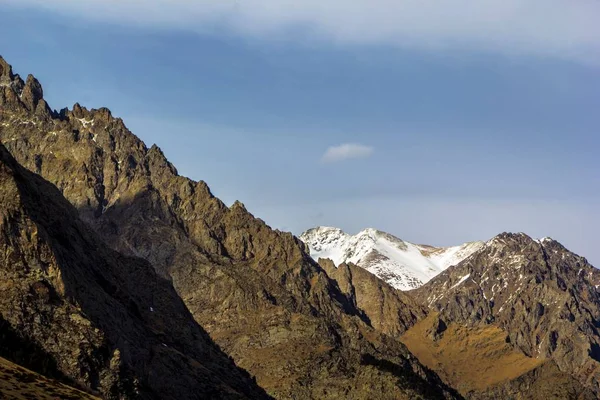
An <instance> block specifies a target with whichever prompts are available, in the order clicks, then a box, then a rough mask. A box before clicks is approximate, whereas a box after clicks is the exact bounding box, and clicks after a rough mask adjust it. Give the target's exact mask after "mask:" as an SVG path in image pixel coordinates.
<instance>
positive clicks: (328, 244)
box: [300, 227, 483, 290]
mask: <svg viewBox="0 0 600 400" xmlns="http://www.w3.org/2000/svg"><path fill="white" fill-rule="evenodd" d="M300 239H301V240H303V241H304V242H305V243H306V244H307V245H308V247H309V248H310V255H311V257H312V258H314V259H315V260H318V259H319V258H328V259H330V260H332V261H333V262H334V264H335V265H336V266H339V265H340V264H342V263H345V262H351V263H353V264H356V265H358V266H360V267H362V268H364V269H366V270H367V271H369V272H371V273H373V274H374V275H376V276H378V277H379V278H381V279H383V280H384V281H386V282H387V283H389V284H390V285H392V286H393V287H395V288H396V289H400V290H410V289H415V288H418V287H420V286H422V285H423V284H425V283H427V282H428V281H429V280H431V279H432V278H433V277H435V276H436V275H438V274H440V273H441V272H443V271H444V270H446V269H447V268H448V267H450V266H451V265H456V264H458V263H460V262H461V261H462V260H464V259H465V258H467V257H468V256H470V255H471V254H473V253H474V252H475V251H477V250H478V249H480V248H481V247H482V246H483V243H481V242H473V243H466V244H464V245H461V246H455V247H448V248H435V247H430V246H422V245H417V244H414V243H410V242H406V241H404V240H401V239H399V238H397V237H394V236H392V235H390V234H387V233H385V232H381V231H378V230H376V229H365V230H364V231H362V232H359V233H358V234H356V235H354V236H352V235H348V234H347V233H345V232H343V231H342V230H341V229H338V228H332V227H318V228H314V229H310V230H308V231H306V232H304V233H303V234H302V235H301V236H300Z"/></svg>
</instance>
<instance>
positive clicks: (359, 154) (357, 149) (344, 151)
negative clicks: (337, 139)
mask: <svg viewBox="0 0 600 400" xmlns="http://www.w3.org/2000/svg"><path fill="white" fill-rule="evenodd" d="M373 151H374V149H373V148H372V147H370V146H364V145H362V144H356V143H344V144H341V145H339V146H331V147H329V148H328V149H327V151H326V152H325V154H323V157H322V158H321V161H322V162H325V163H332V162H338V161H344V160H349V159H352V158H367V157H369V156H371V155H372V154H373Z"/></svg>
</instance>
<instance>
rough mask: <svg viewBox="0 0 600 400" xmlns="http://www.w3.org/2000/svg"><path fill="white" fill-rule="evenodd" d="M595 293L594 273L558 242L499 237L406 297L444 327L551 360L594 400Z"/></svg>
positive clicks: (598, 345)
mask: <svg viewBox="0 0 600 400" xmlns="http://www.w3.org/2000/svg"><path fill="white" fill-rule="evenodd" d="M599 287H600V271H598V270H597V269H596V268H594V267H593V266H591V265H590V264H589V263H588V262H587V260H586V259H585V258H583V257H580V256H578V255H576V254H573V253H572V252H570V251H569V250H567V249H566V248H565V247H563V246H562V245H561V244H560V243H558V242H557V241H555V240H552V239H550V238H545V239H541V240H534V239H532V238H530V237H529V236H527V235H525V234H522V233H520V234H509V233H504V234H501V235H498V236H496V237H495V238H493V239H492V240H490V241H488V242H487V243H486V244H485V245H484V246H483V247H481V248H480V249H479V250H478V251H476V252H475V253H473V254H472V255H471V256H470V257H468V258H467V259H465V260H464V261H462V262H461V263H459V264H458V265H456V266H453V267H450V268H448V269H447V270H446V271H444V272H442V273H441V274H440V275H438V276H437V277H435V278H433V279H432V280H431V281H430V282H429V283H427V284H426V285H424V286H423V287H421V288H419V289H417V290H416V291H414V292H411V293H412V294H414V295H415V297H416V298H417V299H418V300H419V301H421V302H422V304H424V305H428V306H429V307H431V308H432V309H433V310H435V311H436V312H438V313H439V319H440V321H441V324H442V325H443V326H447V325H449V324H451V323H455V324H460V325H462V326H465V327H469V328H477V329H482V328H485V327H497V328H499V329H501V330H502V332H503V335H504V336H505V339H506V342H507V343H510V344H511V346H513V348H515V349H518V350H519V351H521V352H522V353H523V354H525V355H526V356H528V357H530V358H533V359H538V360H549V361H551V362H552V363H554V364H555V365H556V366H557V367H558V369H559V370H560V371H561V372H563V373H566V374H568V375H570V376H572V377H574V378H575V379H576V381H577V382H579V383H580V384H581V385H583V386H585V387H587V388H589V389H590V390H592V391H593V392H594V394H595V397H597V396H599V395H600V380H599V378H600V369H599V367H600V351H599V349H600V334H599V327H600V325H599V322H598V321H600V290H599V289H598V288H599ZM438 325H439V323H438ZM439 335H441V336H443V335H444V329H439ZM532 376H544V374H538V375H535V374H534V375H532ZM528 379H529V381H531V379H532V378H531V376H530V378H528ZM540 379H542V378H540ZM539 384H540V383H539V382H538V385H539ZM513 391H514V388H513ZM498 393H499V392H498ZM540 396H541V395H540ZM582 396H583V395H582ZM593 397H594V396H592V398H593ZM540 398H541V397H540ZM572 398H580V397H579V395H578V396H577V397H572ZM581 398H584V397H581ZM585 398H589V397H585Z"/></svg>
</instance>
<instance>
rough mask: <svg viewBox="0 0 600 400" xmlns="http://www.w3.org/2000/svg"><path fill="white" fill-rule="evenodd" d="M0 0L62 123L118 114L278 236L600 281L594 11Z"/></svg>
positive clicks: (491, 4) (15, 57)
mask: <svg viewBox="0 0 600 400" xmlns="http://www.w3.org/2000/svg"><path fill="white" fill-rule="evenodd" d="M140 4H141V2H139V1H136V0H119V1H116V0H104V1H100V0H98V1H96V0H88V1H78V2H72V1H67V0H62V1H61V0H58V1H52V2H48V1H45V0H44V1H42V0H18V1H12V0H0V15H1V18H2V24H0V55H2V56H3V57H5V58H6V59H7V61H8V62H9V63H11V64H12V65H13V67H14V69H15V72H17V73H20V74H21V75H27V74H29V73H33V74H34V75H35V76H36V77H37V78H38V79H39V80H40V81H41V82H42V84H43V86H44V90H45V97H46V99H47V100H48V102H49V103H50V105H51V107H53V108H55V109H60V108H63V107H67V106H68V107H71V106H72V105H73V104H74V103H75V102H79V103H81V104H82V105H85V106H87V107H88V108H91V107H94V108H98V107H102V106H107V107H108V108H110V109H111V110H112V112H113V114H114V115H116V116H119V117H122V118H123V119H124V120H125V123H126V125H127V126H128V127H129V128H130V129H131V130H132V131H133V132H134V133H135V134H136V135H138V136H139V137H140V138H141V139H142V140H144V141H145V142H146V144H147V145H148V146H150V145H151V144H153V143H156V144H157V145H159V146H160V147H161V148H162V149H163V151H164V152H165V154H166V155H167V157H168V158H169V159H170V160H171V161H172V162H173V163H174V164H175V166H176V167H177V168H178V170H179V172H180V174H182V175H185V176H188V177H190V178H193V179H195V180H204V181H206V182H207V183H208V184H209V186H210V187H211V189H212V191H213V193H214V194H215V195H216V196H218V197H220V198H221V199H222V200H223V201H225V202H226V203H227V204H231V203H233V202H234V201H235V200H237V199H239V200H241V201H242V202H243V203H244V204H245V205H246V207H247V208H248V210H249V211H251V212H252V213H253V214H254V215H255V216H257V217H259V218H261V219H263V220H265V221H266V222H267V223H268V224H269V225H270V226H272V227H274V228H277V229H281V230H286V231H292V232H294V233H295V234H300V233H301V232H302V231H303V230H305V229H308V228H311V227H313V226H317V225H326V226H336V227H340V228H342V229H344V230H345V231H347V232H348V233H356V232H358V231H360V230H362V229H364V228H367V227H373V228H377V229H380V230H383V231H386V232H389V233H392V234H394V235H396V236H398V237H400V238H402V239H404V240H408V241H411V242H416V243H426V244H431V245H436V246H448V245H454V244H459V243H462V242H465V241H472V240H487V239H489V238H491V237H493V236H494V235H496V234H498V233H500V232H504V231H512V232H525V233H527V234H529V235H530V236H532V237H536V238H539V237H545V236H550V237H553V238H555V239H557V240H559V241H560V242H561V243H563V244H564V245H565V246H567V247H568V248H569V249H571V250H572V251H574V252H576V253H578V254H580V255H583V256H585V257H587V258H588V259H589V260H590V261H591V262H592V264H594V265H596V266H599V267H600V243H599V240H598V234H597V231H598V226H599V224H600V207H599V205H600V185H599V184H600V161H599V160H600V157H598V153H599V149H600V112H599V111H598V110H599V105H600V25H599V24H596V23H595V20H596V19H597V16H600V2H597V1H593V0H578V1H571V2H565V1H564V0H505V1H499V0H495V1H492V0H482V1H478V2H472V1H466V0H447V1H444V2H439V1H435V2H434V1H430V0H421V1H416V0H393V1H392V0H370V1H366V0H354V1H353V2H350V3H349V2H342V1H341V0H330V1H328V2H323V1H322V0H319V1H317V0H306V1H304V2H297V1H294V2H292V1H289V0H247V1H243V0H234V1H227V0H225V1H219V2H217V1H214V0H213V1H207V0H204V1H184V0H172V1H164V0H146V1H144V2H143V6H140Z"/></svg>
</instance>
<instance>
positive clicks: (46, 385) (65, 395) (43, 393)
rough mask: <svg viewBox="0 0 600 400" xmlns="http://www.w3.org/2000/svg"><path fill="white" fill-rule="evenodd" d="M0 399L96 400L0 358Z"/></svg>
mask: <svg viewBox="0 0 600 400" xmlns="http://www.w3.org/2000/svg"><path fill="white" fill-rule="evenodd" d="M0 398H2V399H4V398H6V399H15V400H33V399H39V400H55V399H64V400H75V399H85V400H92V399H98V398H97V397H94V396H92V395H90V394H87V393H85V392H82V391H79V390H77V389H74V388H72V387H69V386H66V385H63V384H62V383H60V382H57V381H54V380H51V379H47V378H45V377H43V376H42V375H39V374H36V373H35V372H32V371H30V370H28V369H25V368H23V367H20V366H18V365H16V364H13V363H11V362H10V361H8V360H6V359H4V358H0Z"/></svg>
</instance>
